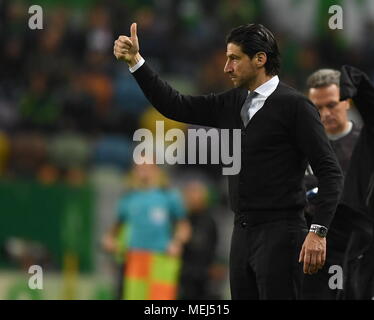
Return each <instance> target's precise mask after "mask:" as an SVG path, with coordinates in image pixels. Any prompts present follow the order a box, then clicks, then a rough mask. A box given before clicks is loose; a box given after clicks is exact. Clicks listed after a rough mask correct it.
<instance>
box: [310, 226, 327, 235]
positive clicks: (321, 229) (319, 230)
mask: <svg viewBox="0 0 374 320" xmlns="http://www.w3.org/2000/svg"><path fill="white" fill-rule="evenodd" d="M327 231H328V229H327V228H326V227H325V226H321V225H319V224H312V225H311V226H310V229H309V232H313V233H315V234H317V235H318V236H320V237H322V238H325V237H326V236H327Z"/></svg>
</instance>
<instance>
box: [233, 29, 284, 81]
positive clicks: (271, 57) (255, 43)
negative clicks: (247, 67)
mask: <svg viewBox="0 0 374 320" xmlns="http://www.w3.org/2000/svg"><path fill="white" fill-rule="evenodd" d="M228 43H234V44H236V45H238V46H240V48H241V49H242V51H243V52H244V53H245V54H246V55H248V56H249V57H250V58H251V59H252V58H253V56H254V55H255V54H256V53H257V52H265V53H266V56H267V61H266V64H265V71H266V74H267V75H277V74H278V73H279V69H280V53H279V49H278V44H277V41H276V40H275V38H274V35H273V34H272V33H271V32H270V31H269V30H268V29H267V28H265V27H264V26H263V25H262V24H257V23H251V24H246V25H242V26H239V27H237V28H235V29H233V30H231V32H230V33H229V34H228V36H227V38H226V44H228Z"/></svg>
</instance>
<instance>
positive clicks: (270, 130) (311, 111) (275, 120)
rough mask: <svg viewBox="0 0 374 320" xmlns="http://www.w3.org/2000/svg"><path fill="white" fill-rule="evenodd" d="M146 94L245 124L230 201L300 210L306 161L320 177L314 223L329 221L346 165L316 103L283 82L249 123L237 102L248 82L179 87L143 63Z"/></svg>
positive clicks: (200, 121) (167, 109) (158, 102)
mask: <svg viewBox="0 0 374 320" xmlns="http://www.w3.org/2000/svg"><path fill="white" fill-rule="evenodd" d="M133 75H134V77H135V79H136V81H137V82H138V84H139V86H140V87H141V89H142V90H143V92H144V94H145V96H146V97H147V98H148V100H149V101H150V102H151V103H152V104H153V106H154V107H155V108H156V109H157V110H158V111H159V112H161V113H162V114H163V115H164V116H166V117H168V118H170V119H173V120H177V121H181V122H186V123H190V124H197V125H202V126H209V127H216V128H226V129H242V131H241V170H240V173H239V174H237V175H232V176H229V194H230V204H231V208H232V210H233V211H234V212H235V213H240V214H245V215H248V216H251V217H256V219H258V220H261V219H263V220H264V221H265V220H266V221H268V220H274V219H277V218H280V217H282V216H285V215H287V214H294V215H296V212H300V211H301V210H302V209H303V208H304V206H305V204H306V199H305V188H304V185H303V177H304V172H305V169H306V165H307V162H308V161H309V163H310V164H311V166H312V168H313V171H314V173H315V175H316V176H317V178H318V180H319V201H318V209H317V213H316V215H315V217H314V223H317V224H321V225H325V226H329V225H330V222H331V220H332V218H333V215H334V212H335V209H336V205H337V201H338V198H339V196H340V193H341V188H342V179H343V178H342V172H341V169H340V167H339V165H338V163H337V160H336V157H335V154H334V152H333V150H332V148H331V146H330V144H329V142H328V139H327V136H326V134H325V131H324V128H323V126H322V124H321V122H320V117H319V113H318V111H317V109H316V108H315V106H314V105H313V104H312V103H311V102H310V101H309V100H308V99H307V98H306V97H305V96H303V95H302V94H300V93H298V92H297V91H296V90H294V89H293V88H290V87H288V86H287V85H285V84H283V83H282V82H281V83H279V85H278V87H277V88H276V90H275V91H274V92H273V93H272V94H271V95H270V96H269V97H268V99H267V100H266V102H265V104H264V106H263V107H262V108H261V109H260V110H259V111H258V112H257V113H256V114H255V115H254V117H253V118H252V119H251V121H250V122H249V124H248V126H247V127H246V128H244V127H243V124H242V120H241V118H240V109H241V107H242V105H243V103H244V101H245V99H246V97H247V94H248V91H247V90H246V89H244V88H234V89H231V90H228V91H226V92H223V93H220V94H209V95H202V96H189V95H182V94H180V93H179V92H177V91H176V90H174V89H173V88H171V87H170V86H169V85H168V84H167V83H166V82H164V81H162V80H161V79H160V78H159V76H158V75H157V74H156V73H155V72H153V70H152V69H151V68H150V67H149V66H148V65H147V63H145V64H144V65H143V66H142V67H140V68H139V69H138V70H137V71H136V72H134V73H133Z"/></svg>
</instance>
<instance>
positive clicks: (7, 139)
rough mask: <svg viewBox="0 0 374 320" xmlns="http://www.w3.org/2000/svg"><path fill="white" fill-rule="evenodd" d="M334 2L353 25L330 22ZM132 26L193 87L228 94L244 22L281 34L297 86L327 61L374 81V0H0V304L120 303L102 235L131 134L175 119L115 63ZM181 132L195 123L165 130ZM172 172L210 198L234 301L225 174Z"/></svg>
mask: <svg viewBox="0 0 374 320" xmlns="http://www.w3.org/2000/svg"><path fill="white" fill-rule="evenodd" d="M32 4H38V5H40V6H41V7H42V8H43V15H44V21H43V27H44V28H43V30H30V29H29V28H28V19H29V17H30V16H31V15H30V14H28V8H29V6H30V5H32ZM335 4H338V5H341V6H342V8H343V13H344V28H343V30H330V29H329V28H328V20H329V18H330V16H331V15H330V14H329V13H328V9H329V7H330V6H331V5H335ZM134 21H136V22H137V23H138V36H139V40H140V47H141V53H142V55H143V56H144V57H145V58H146V59H147V61H149V62H150V63H151V64H152V65H153V67H154V68H155V69H156V70H157V71H158V72H159V73H160V74H161V75H162V77H163V78H164V79H167V80H168V81H169V82H170V83H171V84H172V85H173V86H174V87H175V88H177V89H179V90H180V91H181V92H184V93H190V94H199V93H209V92H213V91H222V90H225V89H227V88H229V87H230V85H231V84H230V82H229V81H228V79H227V78H226V76H225V75H224V74H223V66H224V63H225V43H224V38H225V35H226V34H227V32H228V31H229V30H230V29H231V28H232V27H234V26H237V25H240V24H244V23H248V22H259V23H263V24H264V25H266V26H268V27H269V28H270V29H271V30H273V31H274V33H275V34H276V37H277V39H278V41H279V44H280V50H281V54H282V70H281V74H280V78H281V79H282V80H283V81H285V82H287V83H288V84H290V85H292V86H294V87H296V88H297V89H299V90H301V91H304V90H305V79H306V77H307V76H308V75H309V74H310V73H311V72H313V71H314V70H316V69H318V68H321V67H332V68H340V66H341V65H342V64H352V65H354V66H356V67H359V68H361V69H363V70H365V72H367V73H368V74H369V76H370V77H371V78H372V79H373V78H374V60H373V59H372V57H373V56H374V41H373V40H374V38H373V37H374V36H373V34H374V1H372V0H354V1H353V0H312V1H311V0H217V1H214V2H213V1H208V0H202V1H198V0H153V1H152V0H108V1H99V0H96V1H95V0H80V1H73V0H69V1H67V0H65V1H57V0H56V1H53V0H45V1H36V2H35V1H20V0H12V1H10V0H9V1H6V0H5V1H4V0H0V43H1V49H0V59H1V60H0V62H1V63H0V216H1V222H0V299H17V298H34V299H37V298H40V299H111V298H113V287H114V286H115V281H116V277H115V275H114V269H113V261H112V260H113V259H112V257H110V256H109V255H108V254H107V253H105V252H104V251H103V250H102V248H101V237H102V236H103V234H104V233H105V232H106V230H107V229H108V228H109V227H110V226H111V224H112V223H113V222H114V220H115V217H116V212H115V206H116V202H117V200H118V198H119V196H120V194H121V192H122V190H123V188H124V186H125V184H126V174H127V173H128V171H129V169H130V167H131V165H132V161H133V160H132V150H133V147H134V143H133V141H132V135H133V132H134V131H135V130H136V129H137V128H149V129H151V130H154V123H155V120H165V119H164V118H163V117H162V116H161V115H159V114H158V113H157V112H156V111H155V110H154V109H152V108H151V107H150V106H149V104H148V102H147V101H146V100H145V98H144V97H143V95H142V93H141V91H140V90H139V89H138V87H137V85H136V83H135V81H134V80H133V79H132V77H131V75H130V74H129V72H128V70H127V66H126V65H124V64H123V63H120V62H118V61H116V60H115V58H114V56H113V41H114V40H115V39H116V38H117V37H118V36H119V35H120V34H125V35H128V34H129V26H130V24H131V23H132V22H134ZM351 116H352V117H353V118H355V117H356V114H355V113H354V110H353V112H352V113H351ZM357 121H359V120H357ZM173 127H178V128H181V129H183V130H186V129H187V126H186V125H184V124H180V123H176V122H172V121H167V122H166V129H169V128H173ZM165 169H166V170H167V171H168V174H169V175H170V177H171V180H172V184H173V185H174V186H176V187H182V186H183V184H184V182H185V181H186V180H188V179H189V178H190V177H191V176H193V177H195V178H196V179H200V180H201V181H203V182H204V183H205V184H206V185H207V186H208V188H209V190H210V195H211V197H210V199H211V201H210V206H211V210H212V211H213V212H215V219H216V222H217V226H218V228H219V241H218V252H217V259H218V260H219V261H220V263H221V265H222V266H223V270H224V271H223V273H222V274H221V275H220V276H219V277H218V278H217V279H216V284H215V285H216V286H215V287H214V288H215V290H216V291H217V292H218V296H219V297H221V298H229V293H228V280H227V259H228V250H229V242H230V231H231V224H232V215H231V213H230V212H229V210H228V203H227V194H226V181H225V178H224V177H222V176H221V174H220V172H221V170H220V168H219V167H218V166H207V165H205V166H204V165H199V166H197V165H176V166H168V167H165ZM31 264H40V265H42V266H43V268H44V290H42V291H37V290H34V291H31V290H28V289H27V281H28V278H29V277H30V275H29V274H28V273H27V267H28V266H29V265H31Z"/></svg>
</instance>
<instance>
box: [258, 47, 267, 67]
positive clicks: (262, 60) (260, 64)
mask: <svg viewBox="0 0 374 320" xmlns="http://www.w3.org/2000/svg"><path fill="white" fill-rule="evenodd" d="M255 58H256V60H255V61H256V65H257V67H258V68H261V67H263V66H264V65H265V64H266V61H267V60H268V57H267V55H266V53H265V52H262V51H261V52H257V53H256V57H255Z"/></svg>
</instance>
